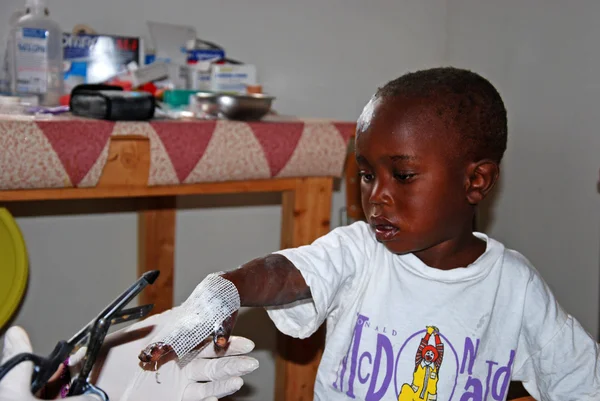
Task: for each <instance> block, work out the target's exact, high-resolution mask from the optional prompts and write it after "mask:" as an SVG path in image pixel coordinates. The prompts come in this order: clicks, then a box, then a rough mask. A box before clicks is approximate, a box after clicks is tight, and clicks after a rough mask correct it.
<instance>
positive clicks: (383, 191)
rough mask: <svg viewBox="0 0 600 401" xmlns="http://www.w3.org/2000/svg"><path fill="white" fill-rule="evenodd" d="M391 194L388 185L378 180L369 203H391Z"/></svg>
mask: <svg viewBox="0 0 600 401" xmlns="http://www.w3.org/2000/svg"><path fill="white" fill-rule="evenodd" d="M390 200H391V196H390V194H389V192H388V190H387V186H386V185H384V183H383V182H382V181H377V182H375V184H374V185H373V189H372V190H371V195H370V196H369V203H370V204H371V205H387V204H389V203H390Z"/></svg>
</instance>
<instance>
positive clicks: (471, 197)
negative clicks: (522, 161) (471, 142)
mask: <svg viewBox="0 0 600 401" xmlns="http://www.w3.org/2000/svg"><path fill="white" fill-rule="evenodd" d="M499 176H500V168H499V166H498V163H496V162H494V161H492V160H489V159H486V160H480V161H477V162H473V163H471V164H470V165H469V166H468V168H467V182H466V188H465V189H466V195H467V201H468V202H469V203H470V204H472V205H477V204H478V203H479V202H481V201H482V200H483V199H484V198H485V197H486V196H487V194H488V193H489V192H490V191H491V190H492V188H493V187H494V185H496V182H497V181H498V177H499Z"/></svg>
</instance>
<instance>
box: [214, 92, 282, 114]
mask: <svg viewBox="0 0 600 401" xmlns="http://www.w3.org/2000/svg"><path fill="white" fill-rule="evenodd" d="M274 99H275V98H274V97H273V96H268V95H265V94H258V93H251V94H247V95H233V94H225V93H222V94H219V95H218V99H217V103H218V104H219V111H220V113H221V114H222V115H223V116H224V117H225V118H228V119H231V120H260V119H261V118H263V117H264V116H265V115H267V113H268V112H269V111H270V110H271V105H272V103H273V100H274Z"/></svg>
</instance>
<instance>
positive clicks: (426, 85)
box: [374, 67, 508, 163]
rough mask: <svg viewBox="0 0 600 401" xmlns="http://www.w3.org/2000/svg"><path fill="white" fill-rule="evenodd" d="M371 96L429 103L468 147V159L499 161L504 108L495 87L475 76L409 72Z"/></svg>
mask: <svg viewBox="0 0 600 401" xmlns="http://www.w3.org/2000/svg"><path fill="white" fill-rule="evenodd" d="M374 97H375V98H394V97H402V98H417V99H424V100H430V101H432V103H433V104H434V105H435V107H436V109H435V110H436V112H437V115H438V116H440V117H441V118H443V119H444V120H445V121H446V122H447V123H449V124H451V125H453V128H454V129H455V130H456V131H457V132H458V133H459V135H460V139H461V140H462V141H464V143H465V144H468V145H469V146H467V147H465V148H464V149H465V151H467V152H468V153H469V155H470V156H472V157H476V158H486V159H488V158H489V159H492V160H494V161H495V162H497V163H500V161H501V160H502V156H503V155H504V152H505V150H506V141H507V132H508V127H507V117H506V108H505V107H504V102H503V101H502V97H501V96H500V94H499V93H498V91H497V90H496V88H495V87H494V86H493V85H492V84H491V83H490V82H489V81H488V80H487V79H485V78H483V77H482V76H481V75H479V74H476V73H474V72H472V71H469V70H465V69H460V68H454V67H439V68H431V69H426V70H420V71H415V72H410V73H407V74H405V75H402V76H401V77H399V78H397V79H394V80H392V81H390V82H388V83H387V84H385V85H384V86H383V87H381V88H379V89H378V90H377V92H376V93H375V96H374Z"/></svg>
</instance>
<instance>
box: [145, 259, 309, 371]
mask: <svg viewBox="0 0 600 401" xmlns="http://www.w3.org/2000/svg"><path fill="white" fill-rule="evenodd" d="M221 276H222V277H223V278H225V279H227V280H229V281H231V282H232V283H233V285H235V287H236V288H237V290H238V293H239V295H240V304H241V306H255V307H256V306H258V307H265V306H280V305H286V304H289V303H292V302H295V301H299V300H302V299H309V298H311V293H310V288H309V287H308V285H307V284H306V281H304V277H302V274H301V273H300V271H299V270H298V269H297V268H296V266H294V264H293V263H292V262H290V261H289V260H288V259H287V258H286V257H285V256H283V255H278V254H270V255H267V256H264V257H261V258H256V259H253V260H251V261H250V262H248V263H245V264H244V265H242V266H241V267H240V268H238V269H235V270H231V271H229V272H226V273H224V274H222V275H221ZM237 314H238V312H237V311H236V312H234V313H233V314H232V315H231V316H229V317H228V318H227V319H225V320H224V321H223V323H222V324H221V326H220V327H219V328H218V329H217V330H215V331H214V332H213V343H214V345H215V347H216V348H217V349H226V348H227V345H228V344H229V337H230V336H231V333H232V331H233V327H234V326H235V322H236V319H237ZM172 351H173V349H172V348H171V346H169V345H168V344H164V343H161V342H157V343H153V344H150V345H149V346H148V347H146V348H145V349H144V350H142V352H140V354H139V356H138V358H139V359H140V361H142V362H144V363H149V362H157V361H158V360H159V359H160V358H162V357H163V356H165V355H167V354H169V353H170V352H172Z"/></svg>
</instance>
